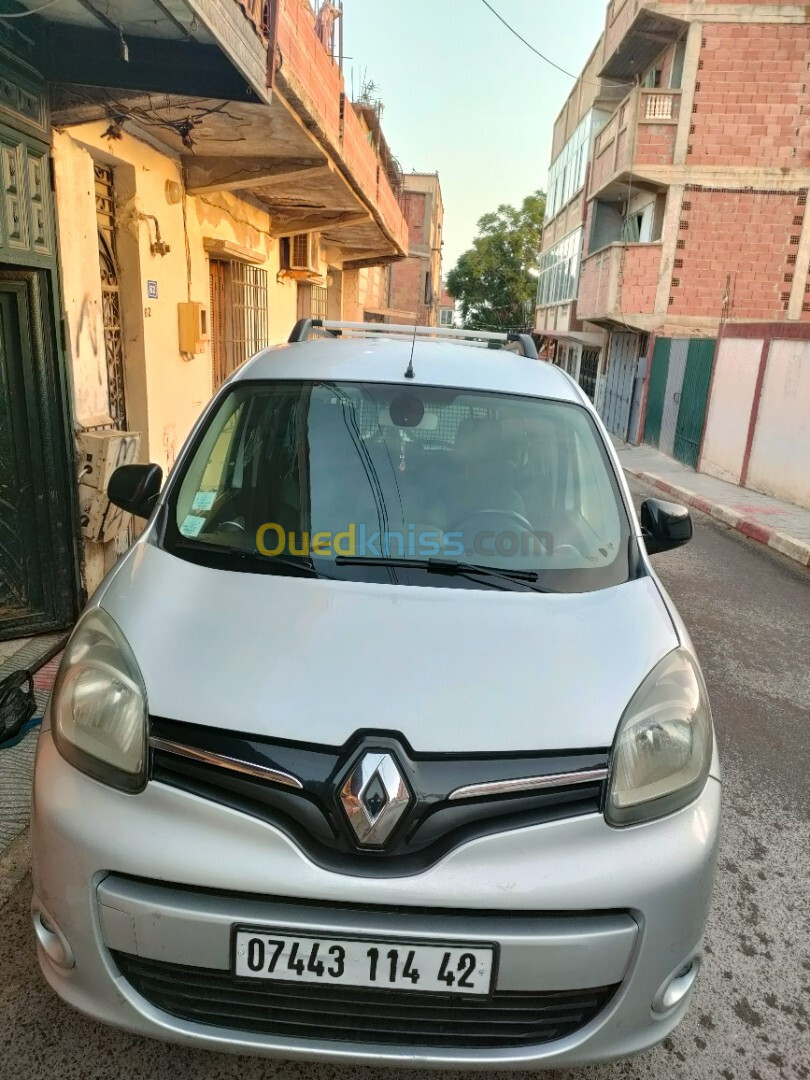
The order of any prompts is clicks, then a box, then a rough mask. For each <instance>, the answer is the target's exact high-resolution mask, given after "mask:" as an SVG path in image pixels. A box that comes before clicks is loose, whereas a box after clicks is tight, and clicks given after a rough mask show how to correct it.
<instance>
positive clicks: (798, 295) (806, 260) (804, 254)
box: [787, 199, 810, 319]
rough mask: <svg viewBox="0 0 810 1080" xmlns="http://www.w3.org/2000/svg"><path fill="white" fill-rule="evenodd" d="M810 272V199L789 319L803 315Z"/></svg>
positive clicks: (806, 210)
mask: <svg viewBox="0 0 810 1080" xmlns="http://www.w3.org/2000/svg"><path fill="white" fill-rule="evenodd" d="M808 274H810V199H808V200H807V202H806V203H805V207H804V221H803V222H802V231H801V232H800V233H799V246H798V248H797V249H796V265H795V266H794V267H793V284H792V285H791V286H790V300H789V301H788V310H787V316H788V318H789V319H800V318H801V317H802V305H803V304H804V301H805V297H806V296H807V295H808V294H807V293H806V292H805V291H804V286H805V282H806V281H807V276H808Z"/></svg>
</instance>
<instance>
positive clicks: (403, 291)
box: [389, 172, 444, 326]
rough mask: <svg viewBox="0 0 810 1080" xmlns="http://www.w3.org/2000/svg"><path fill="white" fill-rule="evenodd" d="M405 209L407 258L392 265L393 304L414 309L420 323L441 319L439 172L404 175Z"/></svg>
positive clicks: (391, 304) (408, 309)
mask: <svg viewBox="0 0 810 1080" xmlns="http://www.w3.org/2000/svg"><path fill="white" fill-rule="evenodd" d="M402 179H403V190H402V198H401V205H402V212H403V214H404V215H405V221H406V222H407V225H408V258H407V259H404V260H402V261H401V262H397V263H396V264H392V265H391V266H390V268H389V275H390V280H389V297H390V306H391V308H393V309H394V310H396V311H401V312H405V311H408V312H411V315H410V319H411V320H414V318H415V321H416V322H417V323H418V324H419V325H421V326H437V325H438V323H439V299H440V297H441V293H442V244H443V240H442V229H443V227H444V204H443V202H442V189H441V185H440V183H439V176H438V173H416V172H413V173H405V174H404V175H403V178H402Z"/></svg>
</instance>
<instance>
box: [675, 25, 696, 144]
mask: <svg viewBox="0 0 810 1080" xmlns="http://www.w3.org/2000/svg"><path fill="white" fill-rule="evenodd" d="M702 44H703V24H702V23H699V22H693V23H690V24H689V29H688V30H687V32H686V51H685V52H684V57H683V75H682V77H681V111H680V113H679V116H678V131H677V133H676V135H675V150H674V152H673V158H672V160H673V163H674V164H675V165H684V164H685V163H686V154H687V150H688V149H689V128H690V126H691V124H692V106H693V105H694V103H695V82H696V81H697V77H698V72H699V68H698V62H699V60H700V50H701V47H702Z"/></svg>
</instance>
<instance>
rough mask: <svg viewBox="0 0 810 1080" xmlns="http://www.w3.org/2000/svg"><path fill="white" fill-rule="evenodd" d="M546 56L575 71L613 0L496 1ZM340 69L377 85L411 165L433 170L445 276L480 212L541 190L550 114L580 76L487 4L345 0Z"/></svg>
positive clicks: (393, 141) (390, 128)
mask: <svg viewBox="0 0 810 1080" xmlns="http://www.w3.org/2000/svg"><path fill="white" fill-rule="evenodd" d="M490 3H491V4H492V6H493V7H494V8H495V9H496V10H497V11H498V12H499V13H500V14H501V15H502V16H503V17H504V19H506V20H507V22H509V23H511V25H512V26H514V27H515V29H516V30H517V31H518V32H519V33H520V34H522V36H523V37H525V38H526V39H527V41H529V42H531V43H532V44H533V45H534V46H535V47H536V48H538V49H539V50H540V51H541V52H543V53H545V54H546V55H547V56H549V57H550V58H551V59H552V60H554V62H555V63H557V64H559V65H560V66H561V67H563V68H566V69H567V70H569V71H572V72H574V73H576V74H578V73H579V72H580V71H581V69H582V67H583V65H584V63H585V61H586V60H587V58H588V56H589V55H590V53H591V50H592V49H593V47H594V45H595V44H596V41H597V39H598V37H599V34H600V33H601V31H602V27H603V23H604V16H605V8H606V6H607V0H490ZM343 8H344V16H343V17H344V22H345V26H344V46H343V48H344V54H345V56H346V57H347V59H346V60H345V62H344V74H345V78H346V84H347V88H348V89H349V90H351V85H352V77H353V79H354V92H355V95H357V93H358V88H359V86H360V84H361V83H362V81H363V80H364V79H372V80H373V81H374V82H375V83H377V84H378V86H379V96H380V97H381V98H382V101H383V104H384V107H385V108H384V112H383V117H382V126H383V132H384V134H385V137H386V139H387V141H388V144H389V146H390V147H391V150H392V152H393V153H394V155H395V156H396V157H397V159H398V160H399V162H400V164H401V165H402V168H403V170H404V171H405V172H410V171H411V170H412V169H415V170H416V171H417V172H436V171H438V173H439V179H440V180H441V185H442V197H443V200H444V211H445V218H444V239H445V246H444V253H443V255H444V259H443V270H444V273H445V274H447V273H448V271H449V270H451V269H452V268H453V266H454V265H455V262H456V260H457V258H458V256H459V255H460V254H461V253H462V252H463V251H465V250H466V249H467V248H468V247H469V246H470V244H471V243H472V240H473V238H474V236H475V232H476V228H475V225H476V222H477V220H478V218H480V217H481V215H482V214H485V213H487V212H488V211H489V210H494V209H495V208H496V207H497V206H498V205H499V204H500V203H504V202H505V203H512V204H519V203H520V202H522V200H523V198H524V197H525V196H526V195H528V194H529V193H530V192H532V191H534V190H535V189H536V188H538V187H541V188H543V189H545V184H546V177H547V173H548V165H549V155H550V153H551V132H552V125H553V123H554V120H555V118H556V116H557V114H558V113H559V111H560V109H561V108H562V106H563V104H564V103H565V99H566V98H567V96H568V94H569V93H570V91H571V88H572V86H573V83H574V80H573V79H571V78H569V77H568V76H566V75H563V74H562V73H561V72H559V71H556V70H555V69H554V68H552V67H550V66H549V65H548V64H545V63H543V61H542V60H540V59H539V57H537V56H535V55H534V54H533V53H532V52H530V50H529V49H527V48H526V46H525V45H523V44H521V42H520V41H518V40H517V38H515V37H513V36H512V35H511V34H510V33H509V31H508V30H507V29H506V27H505V26H503V25H502V24H501V23H500V22H498V20H497V18H496V17H495V16H494V15H493V14H492V12H490V11H489V10H488V9H487V8H486V7H485V6H484V4H483V2H482V0H344V2H343Z"/></svg>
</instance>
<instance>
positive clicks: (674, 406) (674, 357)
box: [658, 338, 689, 457]
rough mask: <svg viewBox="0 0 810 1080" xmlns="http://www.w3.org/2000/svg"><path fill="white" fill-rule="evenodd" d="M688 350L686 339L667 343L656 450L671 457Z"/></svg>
mask: <svg viewBox="0 0 810 1080" xmlns="http://www.w3.org/2000/svg"><path fill="white" fill-rule="evenodd" d="M688 348H689V341H688V339H687V338H671V339H670V342H669V374H668V375H667V386H666V390H665V391H664V414H663V416H662V418H661V438H660V439H659V440H658V449H659V450H660V451H661V453H663V454H668V455H669V456H670V457H672V448H673V444H674V442H675V428H676V426H677V424H678V410H679V409H680V407H681V389H682V387H683V375H684V371H685V370H686V351H687V349H688Z"/></svg>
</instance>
